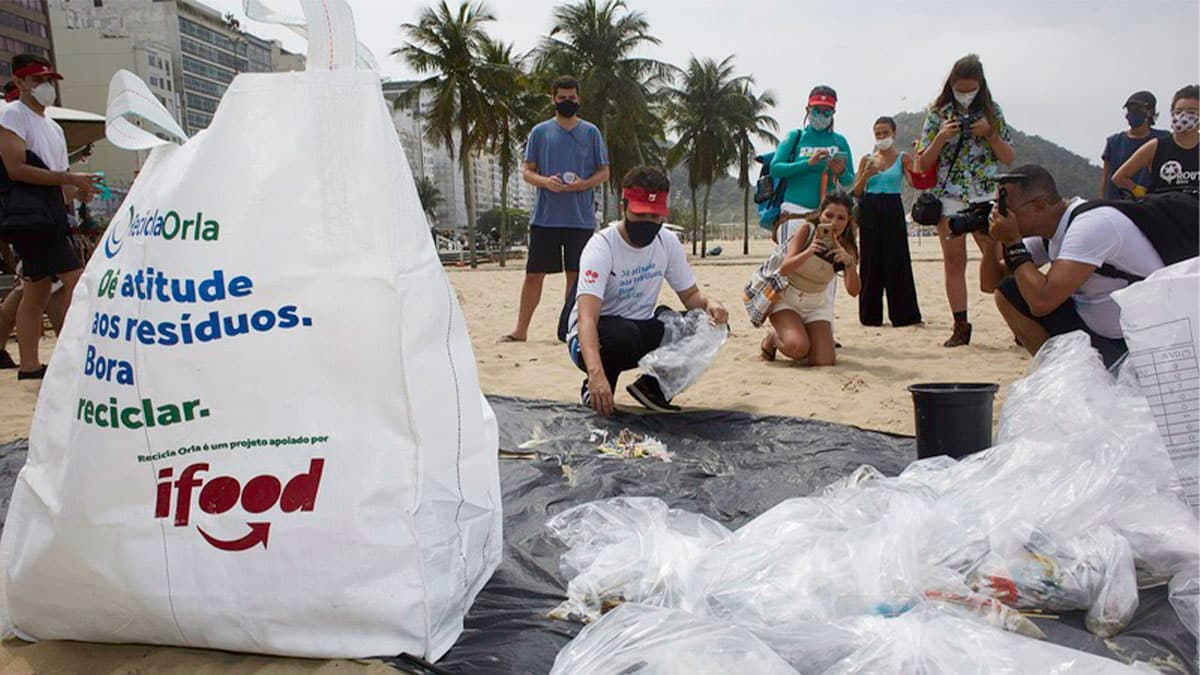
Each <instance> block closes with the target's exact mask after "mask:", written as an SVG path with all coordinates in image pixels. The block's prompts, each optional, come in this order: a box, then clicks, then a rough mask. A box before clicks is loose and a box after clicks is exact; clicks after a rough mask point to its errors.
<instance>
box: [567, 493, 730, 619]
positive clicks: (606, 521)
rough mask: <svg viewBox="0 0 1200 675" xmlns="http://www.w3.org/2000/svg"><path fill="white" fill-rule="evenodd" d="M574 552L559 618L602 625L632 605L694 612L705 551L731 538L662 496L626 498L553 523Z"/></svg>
mask: <svg viewBox="0 0 1200 675" xmlns="http://www.w3.org/2000/svg"><path fill="white" fill-rule="evenodd" d="M547 528H549V530H550V533H551V535H553V536H554V537H555V538H557V539H558V540H559V541H561V542H562V543H563V544H565V545H566V546H567V547H568V550H567V551H566V552H565V553H564V554H563V556H562V560H561V562H560V564H561V567H562V570H563V574H564V575H565V576H566V577H567V578H568V579H570V582H569V583H568V585H567V600H566V601H565V602H563V603H562V604H561V605H559V607H558V608H557V609H555V610H554V611H553V612H552V613H551V615H552V616H554V617H555V618H569V619H575V620H583V621H594V620H595V619H597V618H599V617H600V615H601V613H602V612H603V611H604V610H606V609H608V608H610V607H614V606H617V605H619V604H621V603H624V602H636V603H642V604H646V605H653V606H655V607H671V608H678V609H690V608H691V603H692V601H693V599H694V598H695V597H696V596H697V591H696V590H695V588H694V585H695V584H696V583H698V582H699V581H700V579H699V578H698V576H697V575H696V574H695V573H694V569H695V566H696V565H697V564H698V562H699V561H700V559H701V558H702V555H701V553H702V552H703V551H704V550H706V549H708V548H710V547H712V546H713V545H715V544H717V543H719V542H721V541H723V540H724V539H725V538H727V537H728V536H729V530H727V529H726V528H725V527H724V526H723V525H721V524H720V523H718V522H716V521H715V520H712V519H710V518H707V517H705V516H702V515H698V514H694V513H689V512H687V511H680V510H677V509H669V508H667V505H666V504H665V503H664V502H663V501H662V500H661V499H657V498H655V497H618V498H616V499H610V500H607V501H602V502H590V503H588V504H582V505H580V506H576V507H574V508H572V509H568V510H566V511H563V512H562V513H560V514H558V515H557V516H554V517H553V518H551V519H550V521H549V522H548V523H547Z"/></svg>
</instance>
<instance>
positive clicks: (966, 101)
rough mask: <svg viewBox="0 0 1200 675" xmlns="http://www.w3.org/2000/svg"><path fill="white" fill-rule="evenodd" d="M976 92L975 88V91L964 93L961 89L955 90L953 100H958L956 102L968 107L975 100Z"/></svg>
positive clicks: (977, 91)
mask: <svg viewBox="0 0 1200 675" xmlns="http://www.w3.org/2000/svg"><path fill="white" fill-rule="evenodd" d="M978 94H979V90H978V89H976V90H975V91H969V92H966V93H965V94H964V93H963V92H961V91H955V92H954V100H955V101H958V104H959V105H961V106H962V107H964V108H970V107H971V104H972V103H974V102H975V96H976V95H978Z"/></svg>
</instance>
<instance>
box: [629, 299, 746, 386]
mask: <svg viewBox="0 0 1200 675" xmlns="http://www.w3.org/2000/svg"><path fill="white" fill-rule="evenodd" d="M659 320H660V321H662V323H663V326H664V327H665V330H664V332H663V339H662V344H661V346H659V348H658V349H655V350H654V351H652V352H650V353H649V354H647V355H645V356H643V357H642V359H641V360H640V361H638V367H639V368H641V369H642V370H643V371H644V372H645V373H646V374H647V375H652V376H653V377H654V378H655V379H656V380H658V385H659V387H661V388H662V391H663V395H664V396H666V398H667V400H668V401H669V400H671V399H673V398H675V397H676V396H678V395H679V394H680V392H682V391H683V390H684V389H687V388H688V387H690V386H691V385H692V383H693V382H695V381H696V380H697V379H699V378H700V375H702V374H703V373H704V371H706V370H708V367H709V366H711V365H712V363H713V361H714V360H715V359H716V358H717V353H719V352H720V351H721V347H722V345H724V344H725V340H726V339H728V338H729V326H728V325H721V326H718V325H715V324H713V322H712V320H711V319H710V318H709V317H708V314H707V313H705V312H704V311H702V310H699V309H693V310H691V311H689V312H687V313H686V314H680V313H679V312H664V313H662V314H661V315H659Z"/></svg>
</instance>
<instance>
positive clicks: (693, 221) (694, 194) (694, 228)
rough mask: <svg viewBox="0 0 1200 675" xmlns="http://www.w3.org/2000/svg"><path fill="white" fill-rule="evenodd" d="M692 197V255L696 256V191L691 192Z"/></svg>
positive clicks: (698, 220)
mask: <svg viewBox="0 0 1200 675" xmlns="http://www.w3.org/2000/svg"><path fill="white" fill-rule="evenodd" d="M691 193H692V194H691V197H692V255H696V241H697V239H698V237H697V233H696V226H697V225H698V224H699V223H700V214H699V213H698V212H697V211H696V190H695V189H692V190H691Z"/></svg>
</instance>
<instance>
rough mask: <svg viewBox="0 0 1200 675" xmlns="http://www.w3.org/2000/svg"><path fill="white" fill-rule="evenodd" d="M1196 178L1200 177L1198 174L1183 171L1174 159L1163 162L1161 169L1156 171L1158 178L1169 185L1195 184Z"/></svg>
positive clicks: (1196, 172) (1199, 173) (1181, 166)
mask: <svg viewBox="0 0 1200 675" xmlns="http://www.w3.org/2000/svg"><path fill="white" fill-rule="evenodd" d="M1198 176H1200V172H1198V171H1184V170H1183V164H1180V163H1179V162H1178V161H1177V160H1174V159H1173V160H1171V161H1169V162H1164V163H1163V165H1162V168H1160V169H1159V170H1158V177H1159V178H1161V179H1162V180H1163V182H1164V183H1168V184H1170V185H1187V184H1188V183H1194V182H1196V179H1197V177H1198Z"/></svg>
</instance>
